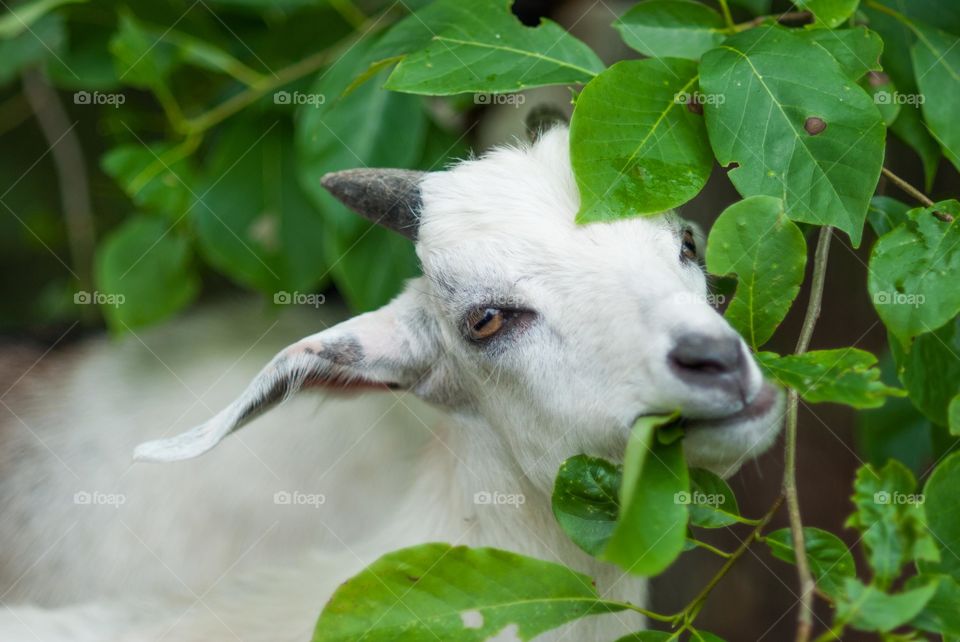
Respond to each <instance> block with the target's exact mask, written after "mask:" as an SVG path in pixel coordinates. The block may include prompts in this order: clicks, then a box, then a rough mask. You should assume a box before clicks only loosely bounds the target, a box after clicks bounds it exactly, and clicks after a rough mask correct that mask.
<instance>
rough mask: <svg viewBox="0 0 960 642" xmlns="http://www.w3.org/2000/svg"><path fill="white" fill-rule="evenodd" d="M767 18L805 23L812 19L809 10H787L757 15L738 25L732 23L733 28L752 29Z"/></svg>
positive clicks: (739, 29)
mask: <svg viewBox="0 0 960 642" xmlns="http://www.w3.org/2000/svg"><path fill="white" fill-rule="evenodd" d="M767 20H776V21H777V22H799V23H800V24H806V23H808V22H810V21H812V20H813V14H812V13H810V12H809V11H788V12H787V13H781V14H778V15H775V16H757V17H756V18H754V19H753V20H747V21H746V22H741V23H740V24H738V25H734V29H735V30H737V31H746V30H747V29H752V28H753V27H759V26H760V25H762V24H763V23H764V22H766V21H767Z"/></svg>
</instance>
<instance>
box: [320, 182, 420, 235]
mask: <svg viewBox="0 0 960 642" xmlns="http://www.w3.org/2000/svg"><path fill="white" fill-rule="evenodd" d="M426 174H427V173H426V172H418V171H414V170H409V169H348V170H344V171H342V172H331V173H330V174H326V175H325V176H324V177H323V178H321V179H320V183H321V184H322V185H323V186H324V187H325V188H327V190H328V191H329V192H330V193H331V194H333V195H334V196H335V197H336V198H337V200H339V201H340V202H341V203H343V204H344V205H346V206H347V207H349V208H350V209H351V210H353V211H354V212H356V213H357V214H359V215H360V216H362V217H363V218H365V219H368V220H370V221H373V222H374V223H377V224H379V225H382V226H384V227H387V228H390V229H391V230H393V231H394V232H399V233H400V234H403V235H404V236H406V237H407V238H408V239H411V240H414V241H415V240H416V239H417V227H418V225H419V217H420V181H421V180H423V177H424V176H426Z"/></svg>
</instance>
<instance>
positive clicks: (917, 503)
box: [847, 459, 939, 617]
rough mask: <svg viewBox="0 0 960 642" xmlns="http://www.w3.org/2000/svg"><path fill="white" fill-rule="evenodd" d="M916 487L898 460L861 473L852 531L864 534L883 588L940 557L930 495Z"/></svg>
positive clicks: (863, 468) (869, 557) (850, 523)
mask: <svg viewBox="0 0 960 642" xmlns="http://www.w3.org/2000/svg"><path fill="white" fill-rule="evenodd" d="M916 486H917V482H916V480H915V479H914V476H913V473H911V472H910V470H909V469H908V468H907V467H906V466H904V465H903V464H901V463H900V462H899V461H897V460H895V459H891V460H890V461H888V462H887V464H886V466H884V467H883V468H879V469H877V468H875V467H874V466H871V465H870V464H867V465H865V466H861V467H860V469H859V470H858V471H857V477H856V480H855V481H854V484H853V491H854V493H853V498H852V499H853V503H854V506H855V507H856V511H855V512H854V513H853V514H852V515H851V516H850V518H849V519H848V520H847V526H851V527H853V528H856V529H858V530H859V531H860V532H861V533H862V534H863V537H862V539H861V543H862V544H863V546H864V548H865V549H866V552H867V561H868V562H869V563H870V567H871V568H872V569H873V571H874V574H875V578H874V579H875V581H876V582H877V584H878V585H879V587H880V588H887V587H888V586H890V584H891V583H892V582H893V580H894V579H896V578H897V576H899V575H900V569H901V568H902V567H903V565H904V564H906V563H907V562H909V561H911V560H915V559H918V560H935V559H937V558H938V557H939V555H938V553H937V549H936V546H935V545H934V542H933V539H932V538H931V537H930V534H929V533H928V532H927V528H926V520H925V517H924V496H923V495H921V494H919V493H917V492H916ZM911 617H912V616H911Z"/></svg>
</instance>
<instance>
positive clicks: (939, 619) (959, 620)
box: [906, 575, 960, 637]
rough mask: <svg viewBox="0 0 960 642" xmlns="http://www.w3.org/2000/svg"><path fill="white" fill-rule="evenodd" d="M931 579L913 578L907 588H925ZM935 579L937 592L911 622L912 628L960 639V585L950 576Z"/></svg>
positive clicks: (908, 582) (922, 576)
mask: <svg viewBox="0 0 960 642" xmlns="http://www.w3.org/2000/svg"><path fill="white" fill-rule="evenodd" d="M930 579H931V578H930V576H927V575H918V576H915V577H911V578H910V579H909V580H908V581H907V583H906V588H908V589H911V588H915V587H917V586H923V585H924V584H926V583H927V582H928V581H930ZM933 579H935V580H936V581H937V592H936V593H934V595H933V597H932V598H930V601H929V602H927V604H926V606H924V607H923V610H922V611H921V612H920V614H919V615H917V617H915V618H914V619H913V620H912V621H911V622H910V626H911V627H913V628H916V629H920V630H921V631H928V632H930V633H940V634H942V635H948V636H953V637H960V609H958V608H957V605H958V604H960V583H958V582H957V581H956V580H955V579H953V578H952V577H950V576H948V575H937V576H934V578H933Z"/></svg>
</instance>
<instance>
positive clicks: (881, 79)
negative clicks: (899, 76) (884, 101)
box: [867, 71, 890, 87]
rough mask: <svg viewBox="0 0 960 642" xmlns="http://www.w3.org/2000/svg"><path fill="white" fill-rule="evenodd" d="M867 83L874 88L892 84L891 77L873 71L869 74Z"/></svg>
mask: <svg viewBox="0 0 960 642" xmlns="http://www.w3.org/2000/svg"><path fill="white" fill-rule="evenodd" d="M867 82H869V83H870V84H871V85H872V86H874V87H882V86H883V85H886V84H887V83H889V82H890V76H888V75H887V74H885V73H883V72H882V71H871V72H869V73H867Z"/></svg>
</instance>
